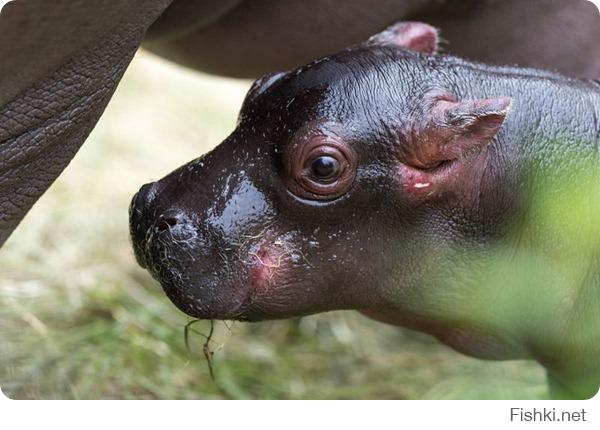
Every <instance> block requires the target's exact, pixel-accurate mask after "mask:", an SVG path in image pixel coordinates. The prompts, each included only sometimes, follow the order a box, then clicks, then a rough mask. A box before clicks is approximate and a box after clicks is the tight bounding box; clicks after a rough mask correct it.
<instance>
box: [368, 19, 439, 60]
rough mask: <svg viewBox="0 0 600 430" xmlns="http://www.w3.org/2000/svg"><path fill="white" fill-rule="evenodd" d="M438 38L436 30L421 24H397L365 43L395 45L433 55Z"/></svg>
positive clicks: (436, 49) (436, 47)
mask: <svg viewBox="0 0 600 430" xmlns="http://www.w3.org/2000/svg"><path fill="white" fill-rule="evenodd" d="M439 42H440V38H439V32H438V30H437V29H436V28H434V27H432V26H430V25H428V24H424V23H422V22H399V23H397V24H394V25H392V26H390V27H388V28H387V29H385V30H384V31H382V32H381V33H378V34H376V35H374V36H372V37H371V38H370V39H369V40H368V41H367V43H370V44H379V45H396V46H399V47H401V48H404V49H408V50H409V51H414V52H420V53H422V54H435V53H437V51H438V46H439Z"/></svg>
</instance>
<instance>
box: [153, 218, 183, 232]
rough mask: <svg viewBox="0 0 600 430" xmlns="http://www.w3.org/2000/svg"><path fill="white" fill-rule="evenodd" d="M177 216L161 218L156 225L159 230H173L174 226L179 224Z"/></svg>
mask: <svg viewBox="0 0 600 430" xmlns="http://www.w3.org/2000/svg"><path fill="white" fill-rule="evenodd" d="M177 223H178V221H177V218H165V219H162V220H160V222H159V223H158V225H157V226H156V228H157V230H158V231H159V232H163V231H167V230H171V229H172V228H173V227H175V226H176V225H177Z"/></svg>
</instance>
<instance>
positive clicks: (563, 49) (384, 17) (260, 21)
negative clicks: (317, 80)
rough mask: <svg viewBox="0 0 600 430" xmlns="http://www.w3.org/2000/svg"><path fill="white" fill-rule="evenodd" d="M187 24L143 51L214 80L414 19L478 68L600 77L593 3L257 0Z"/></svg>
mask: <svg viewBox="0 0 600 430" xmlns="http://www.w3.org/2000/svg"><path fill="white" fill-rule="evenodd" d="M176 1H177V2H176V3H175V5H177V4H178V2H184V1H186V0H176ZM232 1H233V0H232ZM225 3H228V2H225ZM189 16H191V15H187V16H184V14H180V17H179V19H180V20H181V23H182V24H184V25H187V29H188V31H187V32H185V34H181V33H180V32H179V31H178V30H177V28H178V26H176V25H172V29H173V30H172V31H171V32H170V31H169V29H168V28H167V26H166V25H162V26H161V28H160V29H159V30H160V31H156V32H155V33H154V34H152V36H153V37H151V38H149V39H148V40H147V41H146V43H145V47H146V48H148V49H149V50H151V51H153V52H155V53H157V54H159V55H162V56H164V57H166V58H168V59H170V60H173V61H177V62H179V63H181V64H184V65H186V66H189V67H192V68H196V69H201V70H204V71H207V72H210V73H216V74H225V75H230V76H237V77H255V76H257V75H261V74H263V73H267V72H269V71H272V70H281V69H290V68H294V67H297V66H299V65H301V64H304V63H306V62H309V61H311V60H312V59H314V58H317V57H321V56H324V55H328V54H330V53H333V52H336V51H338V50H340V49H343V48H344V47H346V46H349V45H352V44H355V43H358V42H360V41H362V40H365V39H366V38H367V37H368V36H369V35H371V34H374V33H377V32H379V31H381V30H383V29H384V28H386V27H387V26H388V25H390V24H392V23H394V22H397V21H406V20H409V21H422V22H427V23H430V24H433V25H435V26H436V27H439V28H440V29H441V31H442V34H443V35H444V38H445V39H447V40H448V41H449V42H450V45H449V49H448V50H449V51H450V52H452V53H453V54H459V55H461V56H464V57H468V58H470V59H473V60H477V61H485V62H489V63H497V64H517V65H520V66H530V67H539V68H544V69H552V70H558V71H560V72H562V73H564V74H568V75H571V76H578V77H589V78H598V77H600V47H599V46H598V45H597V43H596V41H597V40H600V17H599V16H598V11H597V9H596V7H595V6H594V5H593V4H592V3H591V2H589V1H587V0H528V1H523V0H347V1H343V2H341V1H339V0H303V1H296V0H253V1H246V2H242V3H240V5H239V6H237V7H236V8H234V9H232V10H231V11H230V12H229V13H227V14H224V15H223V16H222V17H221V18H220V19H219V20H216V21H215V22H214V23H213V24H212V25H208V26H205V27H203V28H200V29H194V28H193V27H192V26H191V25H190V23H189ZM200 18H201V17H200ZM165 23H166V22H165ZM175 23H176V20H175V19H171V24H175ZM167 35H168V36H169V37H165V36H167Z"/></svg>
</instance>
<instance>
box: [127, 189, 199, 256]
mask: <svg viewBox="0 0 600 430" xmlns="http://www.w3.org/2000/svg"><path fill="white" fill-rule="evenodd" d="M158 189H159V184H158V183H156V182H153V183H149V184H146V185H143V186H142V187H141V188H140V190H139V191H138V192H137V193H136V194H135V196H134V197H133V199H132V201H131V205H130V207H129V220H130V233H131V241H132V243H133V249H134V253H135V257H136V259H137V261H138V263H139V264H140V266H142V267H143V268H148V257H147V252H148V251H149V247H150V246H151V244H152V243H153V242H158V243H162V244H164V243H167V242H168V241H186V240H187V239H189V238H190V237H192V236H194V235H195V231H194V229H193V227H192V226H191V222H190V220H189V218H188V217H187V216H186V215H185V214H183V213H182V212H181V211H180V210H178V209H176V208H169V209H167V210H165V211H161V210H160V209H159V208H158V207H157V206H156V205H154V204H153V203H154V200H155V198H156V195H157V194H158Z"/></svg>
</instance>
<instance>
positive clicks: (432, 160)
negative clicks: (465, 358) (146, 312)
mask: <svg viewBox="0 0 600 430" xmlns="http://www.w3.org/2000/svg"><path fill="white" fill-rule="evenodd" d="M437 44H438V35H437V33H436V30H435V29H433V28H432V27H430V26H428V25H426V24H420V23H401V24H397V25H395V26H392V27H391V28H389V29H388V30H386V31H384V32H383V33H380V34H378V35H376V36H373V37H372V38H371V39H370V40H368V41H367V42H365V43H362V44H359V45H356V46H353V47H351V48H348V49H346V50H344V51H342V52H340V53H337V54H335V55H332V56H330V57H326V58H321V59H319V60H316V61H314V62H312V63H311V64H309V65H307V66H304V67H301V68H299V69H297V70H293V71H289V72H285V73H275V74H271V75H268V76H265V77H263V78H261V79H259V80H258V81H256V82H255V83H254V85H253V86H252V88H251V89H250V91H249V93H248V95H247V97H246V100H245V101H244V104H243V106H242V109H241V113H240V116H239V121H238V124H237V127H236V128H235V130H234V131H233V133H232V134H231V135H230V136H229V137H228V138H227V139H226V140H225V141H224V142H223V143H221V144H220V145H219V146H218V147H217V148H216V149H214V150H213V151H212V152H210V153H209V154H206V155H204V156H202V157H200V158H199V159H197V160H194V161H192V162H190V163H188V164H186V165H185V166H182V167H180V168H179V169H177V170H176V171H174V172H173V173H171V174H170V175H168V176H167V177H165V178H163V179H162V180H160V181H158V182H155V183H151V184H147V185H144V186H143V187H142V188H141V190H140V191H139V192H138V193H137V195H136V196H135V197H134V199H133V202H132V205H131V209H130V218H131V220H130V228H131V236H132V240H133V246H134V249H135V254H136V257H137V260H138V262H139V263H140V264H141V265H142V266H143V267H145V268H147V269H148V270H149V271H150V273H151V274H152V275H153V277H154V278H155V279H156V280H158V281H159V282H160V283H161V285H162V287H163V288H164V291H165V292H166V294H167V295H168V296H169V298H170V299H171V300H172V301H173V303H174V304H175V305H176V306H177V307H179V309H181V310H182V311H183V312H185V313H187V314H189V315H191V316H193V317H196V318H203V319H233V320H242V321H258V320H264V319H274V318H288V317H292V316H300V315H307V314H313V313H317V312H324V311H331V310H337V309H354V310H358V311H360V312H362V313H364V314H366V315H368V316H370V317H372V318H375V319H377V320H379V321H382V322H386V323H391V324H395V325H399V326H404V327H408V328H411V329H416V330H420V331H423V332H426V333H429V334H432V335H434V336H436V337H437V338H438V339H439V340H440V341H441V342H443V343H445V344H447V345H449V346H451V347H452V348H454V349H456V350H458V351H461V352H463V353H465V354H468V355H471V356H475V357H480V358H484V359H518V358H532V359H535V360H537V361H538V362H540V363H541V364H542V365H543V366H545V367H546V369H547V372H548V375H549V380H550V388H551V394H552V395H553V396H554V397H556V398H587V397H591V396H593V395H594V394H595V393H596V391H597V390H598V386H599V384H600V264H599V255H600V239H599V237H600V232H599V231H600V223H599V222H598V218H599V217H600V203H598V202H599V201H600V186H599V185H600V180H599V179H598V173H600V168H599V167H600V166H599V161H600V160H599V158H598V152H599V145H600V124H599V121H600V85H598V83H596V82H593V81H583V80H575V79H569V78H565V77H562V76H560V75H557V74H554V73H550V72H544V71H538V70H529V69H519V68H509V67H491V66H486V65H481V64H474V63H471V62H467V61H465V60H462V59H459V58H454V57H450V56H439V55H436V50H437Z"/></svg>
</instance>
